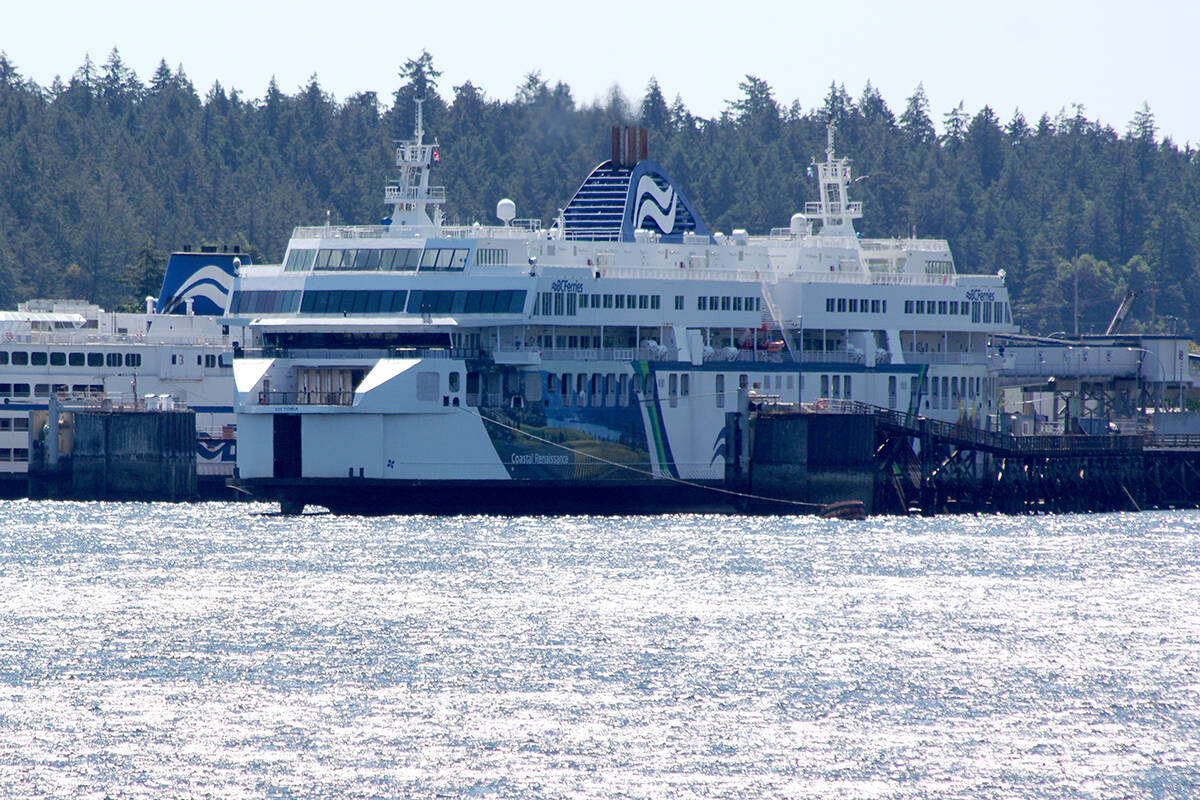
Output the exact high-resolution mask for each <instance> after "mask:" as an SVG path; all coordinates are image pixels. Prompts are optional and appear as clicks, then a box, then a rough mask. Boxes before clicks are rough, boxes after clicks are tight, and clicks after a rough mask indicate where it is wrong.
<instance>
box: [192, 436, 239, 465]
mask: <svg viewBox="0 0 1200 800" xmlns="http://www.w3.org/2000/svg"><path fill="white" fill-rule="evenodd" d="M196 455H198V456H199V457H200V459H201V460H203V461H223V462H235V461H237V441H236V440H234V439H200V440H198V441H197V442H196Z"/></svg>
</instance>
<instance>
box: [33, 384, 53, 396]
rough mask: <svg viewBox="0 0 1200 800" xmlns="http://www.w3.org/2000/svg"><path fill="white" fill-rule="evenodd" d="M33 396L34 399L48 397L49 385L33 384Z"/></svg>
mask: <svg viewBox="0 0 1200 800" xmlns="http://www.w3.org/2000/svg"><path fill="white" fill-rule="evenodd" d="M33 396H34V397H49V396H50V384H48V383H35V384H34V385H33Z"/></svg>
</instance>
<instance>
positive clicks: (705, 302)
mask: <svg viewBox="0 0 1200 800" xmlns="http://www.w3.org/2000/svg"><path fill="white" fill-rule="evenodd" d="M761 304H762V298H761V297H728V296H724V297H721V296H716V297H714V296H708V297H705V296H701V297H697V298H696V310H698V311H760V310H761V308H760V306H761ZM676 307H677V308H678V306H676Z"/></svg>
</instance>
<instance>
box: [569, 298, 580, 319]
mask: <svg viewBox="0 0 1200 800" xmlns="http://www.w3.org/2000/svg"><path fill="white" fill-rule="evenodd" d="M578 302H579V295H577V294H568V295H567V316H568V317H573V316H575V304H576V303H578Z"/></svg>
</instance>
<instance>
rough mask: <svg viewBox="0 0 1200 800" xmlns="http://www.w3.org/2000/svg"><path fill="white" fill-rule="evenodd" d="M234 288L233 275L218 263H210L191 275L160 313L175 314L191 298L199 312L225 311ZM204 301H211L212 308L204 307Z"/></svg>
mask: <svg viewBox="0 0 1200 800" xmlns="http://www.w3.org/2000/svg"><path fill="white" fill-rule="evenodd" d="M232 288H233V276H232V275H230V274H229V273H228V272H226V271H225V270H224V269H222V268H221V267H219V266H217V265H216V264H209V265H208V266H206V267H202V268H200V269H198V270H196V271H195V272H193V273H192V274H191V275H189V276H188V278H187V282H186V283H185V284H184V285H183V286H181V287H180V289H179V291H178V292H177V293H176V294H175V296H174V297H172V298H171V300H170V302H169V303H168V305H167V307H166V308H165V309H163V310H162V311H160V313H163V314H173V313H175V312H177V311H180V310H182V309H183V307H184V304H185V303H186V302H187V301H188V300H191V301H192V305H193V308H195V310H196V312H197V313H201V314H221V313H223V312H224V311H225V301H226V300H227V299H228V298H229V291H230V289H232ZM204 301H207V302H208V303H211V304H212V308H211V309H209V308H202V306H203V304H204Z"/></svg>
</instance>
